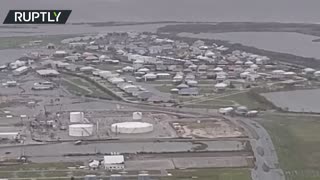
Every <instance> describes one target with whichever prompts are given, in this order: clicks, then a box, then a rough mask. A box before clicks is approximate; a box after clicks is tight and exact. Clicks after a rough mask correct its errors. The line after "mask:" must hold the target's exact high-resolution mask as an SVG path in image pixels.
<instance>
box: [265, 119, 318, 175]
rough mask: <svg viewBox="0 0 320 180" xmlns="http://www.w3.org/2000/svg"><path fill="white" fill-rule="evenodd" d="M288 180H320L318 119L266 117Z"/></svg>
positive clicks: (268, 128)
mask: <svg viewBox="0 0 320 180" xmlns="http://www.w3.org/2000/svg"><path fill="white" fill-rule="evenodd" d="M264 119H266V120H264V121H263V122H262V124H263V125H264V127H265V128H266V129H267V130H268V131H269V132H270V135H271V137H272V140H273V143H274V145H275V147H276V150H277V153H278V156H279V161H280V167H281V168H282V169H283V170H284V171H285V174H286V176H287V180H316V179H320V121H319V120H320V117H307V116H276V115H273V116H271V115H266V116H265V117H264Z"/></svg>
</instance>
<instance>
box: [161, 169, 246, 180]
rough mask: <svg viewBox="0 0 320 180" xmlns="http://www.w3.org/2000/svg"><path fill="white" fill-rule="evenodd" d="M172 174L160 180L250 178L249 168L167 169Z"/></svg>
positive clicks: (241, 179)
mask: <svg viewBox="0 0 320 180" xmlns="http://www.w3.org/2000/svg"><path fill="white" fill-rule="evenodd" d="M169 172H170V173H171V174H172V175H173V176H171V177H165V178H161V180H185V179H192V177H194V178H196V179H199V180H251V175H250V170H249V169H185V170H171V171H169Z"/></svg>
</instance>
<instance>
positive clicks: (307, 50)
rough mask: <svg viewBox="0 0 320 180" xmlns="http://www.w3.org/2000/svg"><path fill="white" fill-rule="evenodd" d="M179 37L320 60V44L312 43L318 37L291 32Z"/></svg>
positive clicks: (189, 34) (183, 34) (207, 34)
mask: <svg viewBox="0 0 320 180" xmlns="http://www.w3.org/2000/svg"><path fill="white" fill-rule="evenodd" d="M179 36H185V37H193V38H204V39H218V40H226V41H229V42H231V43H240V44H243V45H247V46H253V47H256V48H259V49H264V50H270V51H274V52H281V53H287V54H293V55H296V56H302V57H312V58H317V59H320V51H319V49H320V43H319V42H312V40H315V39H319V37H317V36H311V35H305V34H299V33H291V32H228V33H200V34H193V33H180V34H179Z"/></svg>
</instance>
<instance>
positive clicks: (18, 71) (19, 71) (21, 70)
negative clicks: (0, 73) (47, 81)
mask: <svg viewBox="0 0 320 180" xmlns="http://www.w3.org/2000/svg"><path fill="white" fill-rule="evenodd" d="M29 69H30V68H29V67H27V66H22V67H19V68H18V69H15V70H13V74H14V75H16V76H19V75H22V74H23V73H26V72H28V71H29Z"/></svg>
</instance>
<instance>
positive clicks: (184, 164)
mask: <svg viewBox="0 0 320 180" xmlns="http://www.w3.org/2000/svg"><path fill="white" fill-rule="evenodd" d="M173 163H174V165H175V167H176V168H209V167H215V168H220V167H245V166H248V162H247V159H246V157H242V156H236V157H189V158H187V157H186V158H173Z"/></svg>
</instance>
